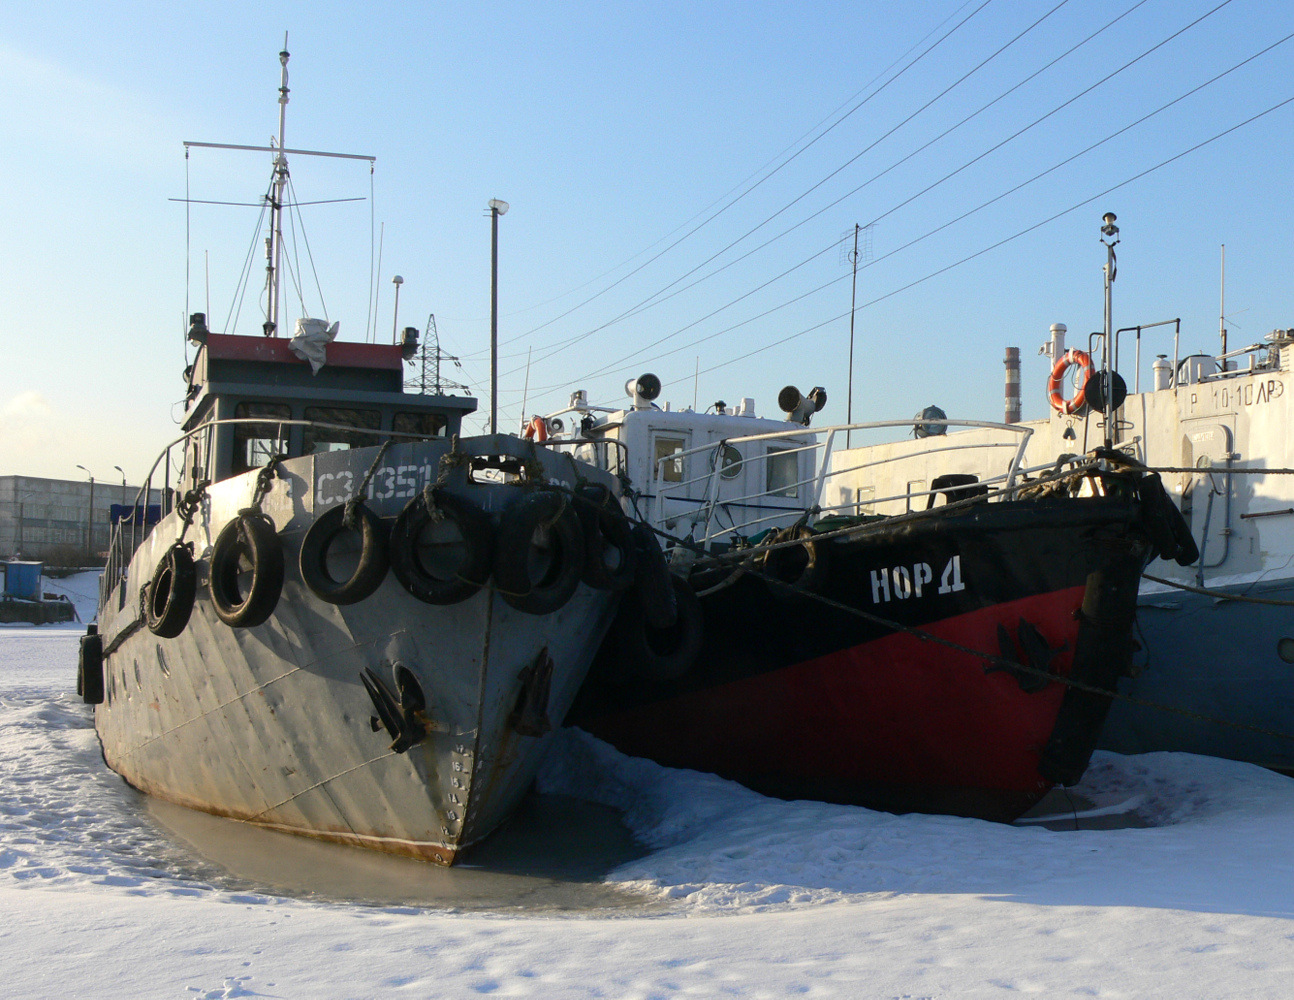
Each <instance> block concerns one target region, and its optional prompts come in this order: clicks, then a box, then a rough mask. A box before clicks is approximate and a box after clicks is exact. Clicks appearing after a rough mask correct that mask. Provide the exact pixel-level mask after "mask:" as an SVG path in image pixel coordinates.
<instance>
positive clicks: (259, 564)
mask: <svg viewBox="0 0 1294 1000" xmlns="http://www.w3.org/2000/svg"><path fill="white" fill-rule="evenodd" d="M283 570H284V560H283V542H282V541H281V540H280V539H279V536H278V534H277V533H276V532H275V530H274V522H273V521H271V520H270V519H269V518H268V517H266V516H265V515H264V514H261V513H259V512H257V511H244V512H242V513H241V514H239V515H238V516H237V517H236V518H234V519H233V520H232V521H230V522H229V523H228V524H226V525H225V526H224V527H223V528H222V529H221V530H220V534H219V535H217V536H216V542H215V544H214V545H212V547H211V571H210V579H209V580H208V587H209V589H210V591H211V605H212V607H213V608H214V609H215V612H216V617H218V618H219V619H220V620H221V621H222V622H224V623H225V624H226V625H229V626H232V627H233V628H252V627H254V626H256V625H260V624H263V623H264V622H265V621H266V620H267V619H268V618H269V617H270V615H272V614H273V613H274V609H275V607H277V606H278V603H279V595H281V594H282V593H283V575H284V573H283ZM243 575H246V576H247V584H246V593H244V592H243V587H242V585H241V584H240V580H239V577H240V576H243Z"/></svg>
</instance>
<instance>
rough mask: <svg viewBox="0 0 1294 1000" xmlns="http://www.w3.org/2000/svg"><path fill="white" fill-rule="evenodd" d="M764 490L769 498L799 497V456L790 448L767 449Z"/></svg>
mask: <svg viewBox="0 0 1294 1000" xmlns="http://www.w3.org/2000/svg"><path fill="white" fill-rule="evenodd" d="M765 463H766V467H765V470H764V471H765V479H764V488H765V489H766V490H767V492H768V494H769V495H770V496H775V497H795V496H799V495H800V484H799V480H800V455H799V452H797V451H795V450H793V449H791V448H769V449H768V458H767V459H766V460H765Z"/></svg>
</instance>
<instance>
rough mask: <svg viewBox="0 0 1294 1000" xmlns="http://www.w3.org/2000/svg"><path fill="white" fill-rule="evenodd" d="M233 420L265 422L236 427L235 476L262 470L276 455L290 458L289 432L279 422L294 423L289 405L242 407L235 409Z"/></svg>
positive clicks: (250, 405)
mask: <svg viewBox="0 0 1294 1000" xmlns="http://www.w3.org/2000/svg"><path fill="white" fill-rule="evenodd" d="M234 416H235V417H236V418H237V419H239V420H246V419H248V418H253V417H255V418H264V420H265V422H264V423H260V422H259V420H258V422H257V423H251V424H234V461H233V469H232V472H233V474H234V475H238V474H239V473H242V472H247V471H248V470H250V469H259V468H261V467H262V466H264V465H266V464H267V463H268V462H269V460H270V459H271V458H273V457H274V456H275V455H285V454H287V450H288V428H287V426H286V425H284V424H282V423H279V422H278V421H282V420H291V419H292V408H291V407H289V406H288V405H287V404H286V403H239V404H238V405H237V406H235V407H234Z"/></svg>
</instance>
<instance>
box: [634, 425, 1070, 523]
mask: <svg viewBox="0 0 1294 1000" xmlns="http://www.w3.org/2000/svg"><path fill="white" fill-rule="evenodd" d="M929 426H939V427H945V428H947V427H965V428H981V429H989V430H1000V431H1006V432H1010V433H1012V434H1016V435H1019V441H1018V442H1016V443H1012V442H1010V441H1006V442H1002V441H987V442H985V441H976V442H968V443H965V444H962V443H955V442H950V439H949V438H947V437H945V436H943V435H932V436H930V437H928V438H924V439H921V440H927V441H929V442H930V445H929V447H927V448H918V449H916V450H914V451H911V452H908V453H905V454H904V455H902V456H901V457H896V458H883V459H876V460H868V461H861V462H858V463H857V464H851V465H845V466H840V467H835V466H834V465H833V459H834V456H835V454H836V443H837V441H838V440H839V436H840V435H841V434H842V433H845V432H852V431H872V430H892V429H896V428H911V429H915V428H917V427H929ZM1032 434H1033V428H1031V427H1028V426H1025V425H1023V424H1003V423H995V422H992V421H983V420H947V419H944V420H933V419H925V418H922V417H916V418H913V419H910V420H889V421H873V422H868V423H857V424H846V425H839V426H833V427H823V428H819V429H814V428H809V427H795V428H791V429H788V430H784V431H773V432H769V433H765V434H750V435H744V436H741V437H731V438H723V439H721V440H718V441H714V442H711V443H709V444H706V445H700V446H698V447H695V448H689V449H686V450H684V451H679V452H675V453H673V454H670V455H667V456H664V457H662V458H660V459H659V460H658V461H657V463H656V469H655V473H656V475H655V479H656V482H657V483H660V484H661V485H660V486H659V487H658V488H657V493H656V496H657V499H658V501H659V503H658V506H657V508H656V514H655V516H654V517H653V519H652V520H653V522H654V523H655V524H656V525H657V526H662V525H664V523H665V522H666V520H671V521H674V522H678V521H680V520H683V521H688V522H689V523H688V526H687V528H686V529H685V530H682V531H679V530H678V529H677V528H676V529H675V531H674V532H673V533H675V534H680V535H683V536H687V537H691V538H692V539H693V541H694V542H695V543H696V544H698V545H701V546H703V547H706V548H708V547H709V545H710V543H711V542H713V541H714V540H715V539H716V538H718V537H720V535H723V536H731V535H732V534H734V533H738V534H742V533H744V534H753V533H756V532H757V531H759V530H762V529H763V528H764V527H772V526H775V525H777V526H781V525H782V524H784V523H785V521H786V519H787V517H788V515H790V514H795V516H796V517H797V518H799V517H802V516H804V515H806V514H807V515H809V516H810V517H811V518H816V517H820V516H822V515H826V514H832V513H842V512H846V511H848V512H850V513H853V512H854V510H855V509H856V501H855V502H849V503H840V504H826V503H824V502H823V498H824V495H825V493H826V489H827V485H828V483H829V482H831V481H834V482H836V483H839V482H840V481H841V479H842V478H843V477H846V476H850V475H855V474H856V473H858V472H859V471H860V470H864V469H867V468H870V467H873V466H882V465H887V464H889V463H891V462H895V461H907V460H910V459H912V458H914V457H918V456H924V455H931V454H938V453H940V452H951V451H966V450H973V449H980V448H1009V449H1012V451H1013V454H1012V457H1011V461H1010V463H1009V466H1008V468H1007V471H1006V473H1004V474H1003V475H1001V476H994V477H991V478H989V479H985V480H981V482H980V484H981V485H985V486H991V487H992V486H1000V488H1001V489H1002V490H1005V491H1006V493H1005V494H1004V495H1006V496H1010V495H1011V491H1012V490H1014V488H1015V486H1016V480H1017V478H1018V477H1019V476H1020V475H1021V474H1022V473H1027V472H1030V471H1035V470H1028V469H1026V468H1025V467H1024V454H1025V449H1026V447H1027V446H1028V442H1029V438H1030V437H1031V436H1032ZM806 439H812V440H806ZM778 441H787V442H788V447H786V448H781V449H768V448H764V449H762V450H761V451H760V453H759V454H749V455H745V456H743V459H742V461H743V463H744V464H745V465H746V466H752V467H754V468H756V469H758V468H760V467H761V466H762V467H764V468H765V469H767V463H768V462H769V461H776V460H779V459H781V460H783V461H784V460H785V458H784V456H786V455H796V456H800V455H803V454H804V453H806V452H807V453H811V454H812V455H813V462H812V472H811V473H810V474H808V475H803V474H802V473H801V472H799V471H797V478H795V479H794V480H792V481H788V482H776V483H774V484H771V485H768V486H766V488H764V489H762V490H758V491H755V492H749V493H744V494H741V495H737V496H722V497H721V496H720V487H721V485H722V483H723V472H724V468H725V467H724V465H723V450H724V449H725V448H726V447H729V446H733V447H735V446H737V445H743V444H751V443H761V444H768V443H770V442H771V443H776V442H778ZM873 447H875V446H873ZM850 450H852V451H858V450H862V449H850ZM844 453H845V454H848V453H849V451H845V452H844ZM705 455H709V456H710V459H709V471H708V472H706V473H705V474H703V475H700V476H693V477H692V478H690V479H684V480H682V481H679V482H669V483H666V482H665V480H664V471H665V467H666V466H667V465H672V464H674V463H678V464H679V465H681V466H682V467H683V468H687V467H688V464H689V463H688V460H689V459H691V458H693V457H694V456H696V457H700V456H705ZM693 467H695V465H694V466H693ZM796 468H797V470H801V469H802V464H801V463H800V462H799V459H798V457H797V460H796ZM1039 468H1044V467H1039ZM1045 468H1050V465H1048V466H1045ZM765 481H766V482H767V474H766V476H765ZM702 484H704V488H703V491H702V495H701V497H700V498H699V499H697V498H694V497H690V496H687V495H686V494H688V493H691V492H694V488H695V487H697V486H700V485H702ZM941 492H944V490H943V489H930V490H922V491H916V492H906V493H902V494H895V495H892V496H882V497H871V498H869V499H868V503H869V504H875V505H880V504H884V503H889V502H894V501H904V500H906V501H910V500H911V499H912V498H914V497H922V496H926V497H931V496H934V495H936V494H938V493H941ZM788 500H789V501H791V502H786V501H788ZM667 502H673V503H675V505H676V506H681V505H684V504H686V505H688V506H692V507H694V508H695V510H694V512H693V513H692V514H691V515H690V517H689V516H688V515H687V514H678V513H674V514H670V515H666V513H665V510H664V508H665V504H666V503H667ZM721 509H722V510H725V511H726V512H727V513H728V514H729V518H728V520H729V523H728V524H726V525H725V526H724V527H723V528H721V529H717V530H716V528H715V518H716V513H717V512H718V511H719V510H721ZM735 510H741V511H743V512H748V511H754V515H753V516H750V517H749V518H748V519H746V520H743V521H740V522H739V521H737V520H736V518H735V517H734V516H733V512H734V511H735ZM741 516H745V514H744V513H743V515H741Z"/></svg>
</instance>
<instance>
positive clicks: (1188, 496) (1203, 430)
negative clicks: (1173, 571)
mask: <svg viewBox="0 0 1294 1000" xmlns="http://www.w3.org/2000/svg"><path fill="white" fill-rule="evenodd" d="M1183 428H1184V430H1185V433H1184V434H1183V436H1182V465H1183V466H1189V467H1191V468H1194V469H1195V470H1196V471H1195V472H1193V473H1191V472H1188V473H1182V480H1183V482H1182V514H1183V515H1184V516H1185V518H1186V522H1187V524H1189V525H1190V526H1191V534H1192V535H1193V536H1194V537H1195V544H1196V545H1198V546H1199V549H1200V562H1199V566H1200V569H1201V570H1205V569H1215V568H1217V567H1218V566H1221V565H1222V564H1223V563H1225V562H1226V561H1227V557H1228V555H1229V554H1230V552H1229V549H1230V541H1231V519H1232V516H1233V515H1232V509H1231V508H1232V504H1233V499H1234V497H1233V490H1232V480H1233V476H1232V475H1231V471H1230V470H1231V462H1232V460H1233V454H1232V451H1231V448H1232V433H1231V428H1230V427H1228V426H1227V425H1226V424H1219V423H1214V422H1211V421H1209V422H1205V421H1199V422H1196V421H1193V420H1188V421H1184V422H1183Z"/></svg>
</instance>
